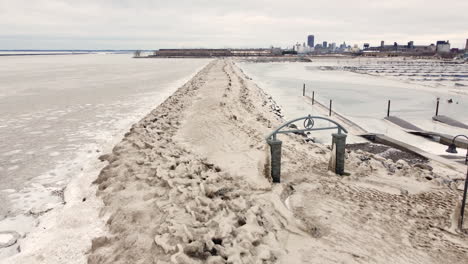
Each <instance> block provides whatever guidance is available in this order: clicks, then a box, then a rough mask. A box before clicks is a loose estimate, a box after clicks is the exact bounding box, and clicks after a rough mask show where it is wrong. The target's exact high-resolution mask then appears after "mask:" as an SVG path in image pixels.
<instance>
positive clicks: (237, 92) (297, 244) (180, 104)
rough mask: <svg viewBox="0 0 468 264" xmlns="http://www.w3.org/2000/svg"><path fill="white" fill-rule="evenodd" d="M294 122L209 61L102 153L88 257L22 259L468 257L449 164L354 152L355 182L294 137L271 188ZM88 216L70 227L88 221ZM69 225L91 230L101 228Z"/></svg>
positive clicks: (236, 74)
mask: <svg viewBox="0 0 468 264" xmlns="http://www.w3.org/2000/svg"><path fill="white" fill-rule="evenodd" d="M281 123H282V120H281V118H280V116H279V115H278V112H277V106H276V105H275V103H274V102H273V101H272V98H271V97H270V96H269V95H267V94H266V93H265V92H263V90H262V89H261V88H260V87H258V86H257V85H256V84H255V83H254V82H252V81H251V80H249V79H248V78H247V77H246V76H245V74H243V73H242V70H241V69H240V68H239V67H237V66H236V65H235V64H234V63H232V61H231V60H214V61H213V62H210V63H209V64H208V65H207V66H205V67H204V68H203V69H202V70H201V71H199V72H198V73H197V74H196V75H195V76H194V77H193V78H192V79H191V80H189V81H188V82H187V83H186V84H185V85H183V86H182V87H180V88H179V89H177V90H176V91H175V92H174V93H173V94H172V95H171V96H169V97H168V98H167V99H166V100H165V101H164V102H163V103H162V104H161V105H159V106H158V107H157V108H156V109H154V110H153V111H151V113H149V114H148V115H147V116H146V117H144V118H143V119H142V120H140V121H139V122H137V123H135V124H134V125H133V126H132V128H131V129H130V131H129V132H128V133H126V134H125V137H124V138H123V139H122V141H121V142H120V143H118V144H117V145H116V146H115V147H114V148H113V151H112V153H109V154H106V155H103V156H102V157H101V159H102V160H106V161H107V162H108V163H109V164H108V165H106V166H105V168H104V169H103V170H102V171H101V173H100V175H99V176H98V178H97V179H96V180H94V176H93V175H90V174H88V175H87V176H86V181H85V182H83V181H81V182H79V181H78V180H77V182H76V184H82V186H84V187H85V189H86V188H88V189H87V195H88V196H86V197H88V199H87V201H86V202H84V201H83V200H82V197H83V194H82V193H79V192H78V193H69V194H67V196H69V197H74V199H75V203H74V204H73V203H70V204H67V205H66V206H67V207H69V211H73V209H81V210H88V214H87V215H91V216H92V217H91V220H92V219H99V221H98V222H99V224H98V225H96V226H94V228H91V229H92V230H94V232H95V233H92V234H89V233H87V234H88V236H87V238H88V239H93V241H92V243H89V244H87V245H80V246H81V248H82V250H81V251H80V250H76V249H72V248H67V247H66V246H65V245H64V247H65V248H64V247H62V248H57V249H56V251H54V252H55V254H54V255H53V256H50V255H47V253H48V252H47V251H46V250H43V251H42V252H36V253H37V254H29V256H24V255H23V253H22V254H21V255H22V256H21V257H19V256H18V255H17V256H16V257H14V258H13V260H14V261H13V262H11V263H24V262H29V263H35V262H44V261H47V262H48V263H63V259H60V258H63V257H64V254H65V253H69V255H67V257H68V258H69V259H68V260H69V261H70V262H68V263H85V261H86V258H87V261H88V263H90V264H92V263H129V262H130V263H152V262H156V263H158V262H159V263H168V262H172V263H225V262H226V261H231V262H236V263H237V262H239V263H240V262H249V263H250V262H255V261H263V262H266V263H288V262H289V263H291V262H294V263H300V262H306V260H310V259H314V260H317V261H321V262H327V263H342V262H348V263H362V262H374V263H386V261H387V260H388V259H389V258H391V259H393V260H394V262H395V263H423V262H424V263H438V262H440V261H443V260H444V261H453V262H457V261H462V259H463V257H464V256H466V253H467V252H468V247H467V246H466V245H467V244H466V243H467V240H468V237H467V235H466V234H465V235H463V234H459V233H457V232H456V231H454V230H453V221H454V220H453V219H455V221H456V215H455V216H453V217H454V218H452V216H451V214H452V211H453V209H454V208H455V207H456V201H457V192H456V189H453V188H452V189H451V188H447V187H446V186H445V185H444V183H443V181H444V179H445V178H444V177H443V176H442V174H443V173H445V172H446V171H443V169H442V168H434V171H430V170H427V169H421V168H413V167H412V166H409V165H408V164H407V163H405V162H400V161H396V162H394V161H389V160H386V159H385V158H381V157H377V156H375V155H372V154H369V153H367V152H363V151H360V150H357V151H349V152H348V154H347V164H346V168H347V171H349V172H350V174H351V176H349V177H344V178H343V177H339V176H335V175H334V174H331V173H329V172H328V155H329V152H330V150H329V149H328V148H327V147H326V146H324V145H321V144H311V143H307V144H304V142H303V138H302V137H300V136H298V135H287V136H284V137H282V139H281V140H284V141H283V143H284V153H283V160H284V168H283V176H282V181H283V182H282V183H281V184H275V185H272V184H271V183H270V181H269V179H268V177H265V175H268V149H267V146H266V144H265V141H264V136H265V135H266V134H268V132H269V131H271V130H272V129H274V127H276V126H278V125H279V124H281ZM96 162H97V161H96ZM100 165H101V166H103V165H104V164H100ZM428 178H430V180H429V179H428ZM91 181H94V183H95V184H93V185H91ZM88 184H89V185H90V186H88ZM94 191H97V194H98V197H96V198H95V196H93V195H92V194H93V192H94ZM80 198H81V200H80ZM90 198H91V199H90ZM88 201H89V202H91V204H92V205H94V206H91V207H87V202H88ZM310 201H312V202H310ZM102 202H103V204H101V203H102ZM72 206H76V208H72ZM434 208H436V209H437V210H434ZM414 210H416V211H414ZM77 212H80V210H76V211H74V212H69V213H70V215H69V216H70V217H71V219H73V218H75V220H79V219H81V216H82V215H79V216H77V215H76V213H77ZM81 212H82V211H81ZM59 216H60V215H59V212H57V215H56V217H59ZM82 220H83V219H82ZM91 222H93V221H91ZM70 225H71V226H70ZM70 225H69V226H68V227H71V228H72V230H73V228H76V229H79V230H81V231H83V232H87V231H89V229H90V225H91V223H90V222H87V223H86V222H85V223H83V222H80V221H77V222H74V223H70ZM104 225H105V226H104ZM356 226H361V227H362V228H356ZM103 229H104V230H106V231H105V232H104V231H103ZM421 230H424V231H421ZM61 231H62V232H63V230H61ZM74 231H76V230H74ZM434 237H436V238H437V239H435V240H434V239H433V238H434ZM75 239H79V237H76V236H75ZM81 239H82V238H81ZM75 241H76V240H75ZM35 243H44V241H41V240H40V239H39V238H38V240H37V241H36V242H35ZM67 243H70V244H72V247H73V246H75V245H73V240H68V241H66V242H65V244H67ZM49 246H50V245H49ZM49 248H50V247H49ZM65 249H68V250H72V251H68V252H67V251H66V250H65ZM26 250H27V248H26ZM73 250H74V251H73ZM88 250H89V251H88ZM39 251H41V250H39ZM377 251H379V252H382V254H378V255H375V252H377ZM85 252H88V253H89V255H85V254H83V253H85ZM49 253H50V251H49ZM65 255H66V254H65ZM8 263H10V262H8Z"/></svg>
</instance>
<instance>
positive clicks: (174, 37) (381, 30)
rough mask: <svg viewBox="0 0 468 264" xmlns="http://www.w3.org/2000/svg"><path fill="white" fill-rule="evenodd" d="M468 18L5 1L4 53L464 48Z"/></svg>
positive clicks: (403, 4)
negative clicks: (304, 46) (332, 45)
mask: <svg viewBox="0 0 468 264" xmlns="http://www.w3.org/2000/svg"><path fill="white" fill-rule="evenodd" d="M464 10H468V1H465V0H455V1H452V2H446V3H445V2H440V1H435V0H425V1H422V0H406V1H403V0H392V1H378V2H371V1H368V0H367V1H364V0H355V1H349V0H335V1H311V0H290V1H265V0H250V1H242V2H240V1H229V0H217V1H213V0H211V1H208V0H191V1H188V0H179V1H151V0H140V1H129V0H117V1H111V0H101V1H90V0H81V1H76V0H73V1H72V0H34V1H30V0H0V49H99V48H110V49H136V48H141V49H157V48H167V47H267V46H270V45H274V46H283V47H285V46H291V45H292V44H294V43H295V42H297V41H299V42H304V41H305V39H306V36H307V35H308V34H314V35H315V36H316V39H317V40H318V41H323V40H327V41H329V42H337V43H341V42H343V41H346V42H347V43H349V44H355V43H356V44H360V45H361V44H362V43H364V42H370V43H371V44H373V45H377V44H378V43H379V42H380V40H385V41H387V42H393V41H398V42H402V43H404V42H407V41H410V40H414V41H415V44H429V43H434V42H435V41H437V40H447V39H449V40H451V42H452V46H455V47H463V46H464V43H465V40H466V38H468V24H467V23H466V18H465V17H464V13H465V12H464ZM465 16H466V14H465Z"/></svg>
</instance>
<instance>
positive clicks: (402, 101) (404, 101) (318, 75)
mask: <svg viewBox="0 0 468 264" xmlns="http://www.w3.org/2000/svg"><path fill="white" fill-rule="evenodd" d="M374 60H375V61H372V59H367V60H362V61H361V60H358V59H317V60H314V61H313V62H311V63H245V62H243V63H240V66H241V67H242V69H243V70H244V71H245V72H246V74H247V75H249V76H250V77H252V78H253V80H254V81H255V82H256V83H257V84H259V85H260V86H261V87H262V88H264V89H265V90H266V92H268V93H270V94H271V95H272V96H273V98H274V99H275V100H276V101H277V103H279V104H280V105H281V106H282V108H283V110H284V114H285V117H286V118H287V119H292V118H294V117H299V116H304V115H307V114H309V113H312V114H316V113H314V111H313V110H312V107H311V103H310V102H308V101H306V100H305V99H304V97H302V86H303V84H306V93H307V95H308V96H311V94H312V91H314V92H315V98H316V100H318V101H320V102H321V103H323V104H324V105H326V106H328V105H329V100H330V99H332V100H333V107H332V108H333V110H334V111H337V112H338V113H340V114H342V115H344V116H345V117H347V118H348V119H350V120H352V121H353V122H355V123H357V124H358V125H360V126H361V127H363V128H364V129H366V130H367V131H368V132H374V133H383V134H387V135H389V136H392V137H394V138H396V139H399V140H402V141H405V142H409V143H411V144H414V145H416V146H418V147H420V148H423V149H424V150H426V151H430V152H432V153H435V154H445V149H446V146H443V145H440V144H438V143H435V142H432V141H428V140H427V139H424V138H421V137H418V136H413V135H410V134H408V133H406V132H404V131H403V130H402V129H400V128H399V127H397V126H396V125H394V124H391V123H389V122H387V121H385V120H384V119H383V118H384V117H385V116H386V114H387V102H388V100H391V115H394V116H398V117H401V118H403V119H405V120H407V121H409V122H411V123H413V124H415V125H416V126H419V127H421V128H422V129H425V130H429V131H437V132H442V133H446V134H450V135H456V134H468V131H467V130H464V129H459V128H454V127H450V126H447V125H444V124H441V123H438V122H434V121H432V116H433V115H434V114H435V106H436V99H437V98H440V110H439V114H442V115H447V116H450V117H452V118H454V119H457V120H459V121H462V122H464V123H468V116H467V115H466V109H467V106H468V87H466V88H465V87H464V86H457V85H456V84H455V81H453V82H451V83H450V82H444V83H443V84H439V83H438V82H436V81H433V82H431V85H423V84H421V83H417V82H412V81H411V80H408V79H407V78H406V77H404V76H403V77H402V76H398V77H392V78H388V77H386V76H381V75H376V76H374V75H370V74H368V73H367V72H364V66H362V67H361V68H362V69H361V68H360V69H361V70H360V71H361V72H358V71H356V70H354V71H350V70H349V69H356V68H358V67H360V66H359V65H366V63H369V64H370V63H377V62H379V63H381V64H383V65H393V66H390V67H398V65H400V66H402V65H403V66H402V67H404V69H402V70H401V71H415V70H417V69H419V68H421V65H420V64H411V63H409V62H402V61H400V60H397V62H398V63H399V64H397V63H396V62H394V64H391V62H392V60H389V59H386V60H385V59H377V60H376V59H374ZM384 62H385V64H384ZM427 63H428V64H429V62H427ZM433 63H434V64H437V63H438V62H433ZM379 65H380V64H379ZM447 67H448V66H447ZM427 68H428V67H426V69H427ZM453 68H454V69H450V71H456V72H468V65H467V64H456V66H453ZM457 82H460V81H457ZM460 89H463V90H462V91H461V92H460ZM449 99H452V100H453V101H454V103H451V104H450V103H448V100H449ZM322 134H323V133H317V135H322ZM329 138H330V137H329V136H328V137H327V139H329ZM319 139H321V140H322V141H327V142H329V140H325V139H324V138H323V137H321V136H319ZM348 142H350V141H348Z"/></svg>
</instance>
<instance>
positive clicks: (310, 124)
mask: <svg viewBox="0 0 468 264" xmlns="http://www.w3.org/2000/svg"><path fill="white" fill-rule="evenodd" d="M314 119H320V120H325V121H328V122H331V123H333V124H335V125H336V127H333V126H332V127H324V128H314V125H315V122H314ZM300 120H305V121H304V129H294V130H284V131H281V129H282V128H284V127H287V126H289V125H290V124H292V123H294V122H297V121H300ZM306 122H308V123H307V124H306ZM327 129H338V134H341V131H343V132H345V133H346V134H347V133H348V131H347V130H346V129H345V128H344V127H343V126H341V125H340V124H338V123H337V122H336V121H334V120H331V119H329V118H326V117H321V116H311V115H308V116H305V117H300V118H296V119H293V120H291V121H288V122H286V123H284V124H282V125H281V126H279V127H278V128H277V129H275V130H274V131H273V132H271V133H270V134H269V135H268V136H267V137H266V139H267V140H268V139H273V140H276V134H285V133H295V132H296V133H297V132H307V131H316V130H327Z"/></svg>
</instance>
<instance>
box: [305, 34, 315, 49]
mask: <svg viewBox="0 0 468 264" xmlns="http://www.w3.org/2000/svg"><path fill="white" fill-rule="evenodd" d="M314 40H315V37H314V35H309V36H307V46H309V47H314Z"/></svg>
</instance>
